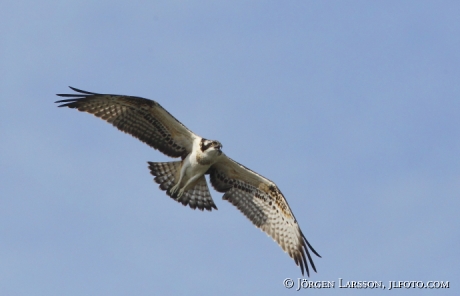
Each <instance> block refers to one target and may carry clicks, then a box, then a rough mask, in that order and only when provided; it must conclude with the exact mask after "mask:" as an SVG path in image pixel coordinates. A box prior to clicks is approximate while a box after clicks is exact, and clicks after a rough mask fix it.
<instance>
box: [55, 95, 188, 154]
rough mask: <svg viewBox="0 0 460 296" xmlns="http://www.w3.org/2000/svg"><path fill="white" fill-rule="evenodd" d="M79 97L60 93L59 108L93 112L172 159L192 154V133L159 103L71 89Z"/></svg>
mask: <svg viewBox="0 0 460 296" xmlns="http://www.w3.org/2000/svg"><path fill="white" fill-rule="evenodd" d="M70 88H71V89H72V90H74V91H76V92H78V93H76V94H58V96H60V97H70V98H71V99H66V100H60V101H57V102H56V103H64V104H62V105H59V107H69V108H74V109H78V110H79V111H85V112H88V113H91V114H93V115H95V116H97V117H99V118H102V119H104V120H105V121H107V122H109V123H111V124H113V125H114V126H115V127H117V128H118V129H119V130H121V131H123V132H125V133H128V134H130V135H132V136H134V137H136V138H138V139H139V140H141V141H142V142H144V143H146V144H147V145H149V146H151V147H153V148H155V149H158V150H160V151H161V152H163V153H164V154H166V155H168V156H171V157H182V158H184V157H185V156H187V154H189V153H190V152H191V151H192V145H193V140H194V139H195V138H196V137H197V136H196V135H195V134H194V133H193V132H192V131H190V130H189V129H188V128H187V127H185V126H184V125H183V124H182V123H180V122H179V121H178V120H177V119H176V118H174V117H173V116H172V115H171V114H169V112H168V111H166V110H165V109H164V108H163V107H161V106H160V104H158V103H157V102H155V101H152V100H148V99H144V98H140V97H133V96H122V95H109V94H98V93H92V92H87V91H83V90H80V89H76V88H73V87H70Z"/></svg>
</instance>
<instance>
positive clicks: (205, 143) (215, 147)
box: [200, 138, 223, 155]
mask: <svg viewBox="0 0 460 296" xmlns="http://www.w3.org/2000/svg"><path fill="white" fill-rule="evenodd" d="M222 147H223V146H222V144H221V143H220V142H219V141H216V140H208V139H204V138H203V139H201V142H200V149H201V151H202V152H204V153H213V152H212V151H216V152H217V155H221V154H222Z"/></svg>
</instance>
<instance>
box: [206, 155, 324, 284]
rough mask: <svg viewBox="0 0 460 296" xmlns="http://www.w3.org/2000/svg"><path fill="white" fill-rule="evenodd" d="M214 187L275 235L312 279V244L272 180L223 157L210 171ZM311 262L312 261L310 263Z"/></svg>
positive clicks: (283, 247) (267, 231)
mask: <svg viewBox="0 0 460 296" xmlns="http://www.w3.org/2000/svg"><path fill="white" fill-rule="evenodd" d="M209 174H210V180H211V184H212V185H213V187H214V188H215V189H216V190H217V191H219V192H224V193H225V194H224V196H223V199H224V200H228V201H229V202H231V203H232V204H233V205H234V206H236V207H237V208H238V209H239V210H240V211H241V212H242V213H243V214H244V215H245V216H246V217H247V218H248V219H249V220H251V222H252V223H253V224H254V225H255V226H256V227H258V228H260V229H261V230H262V231H264V232H265V233H267V234H268V235H269V236H271V237H272V238H273V239H274V240H275V241H276V242H277V243H278V245H279V246H280V247H281V248H282V249H283V250H284V251H285V252H286V253H288V254H289V256H290V257H291V258H292V259H294V262H295V263H296V264H297V266H300V269H301V271H302V275H303V274H304V271H306V272H307V275H308V276H310V271H309V267H308V262H309V263H310V265H311V267H312V269H313V270H314V271H315V272H316V267H315V264H314V263H313V259H312V258H311V255H310V251H312V252H313V253H314V254H315V255H316V256H318V257H321V256H320V255H319V254H318V253H317V252H316V251H315V249H313V247H312V246H311V245H310V243H308V241H307V239H306V238H305V236H304V235H303V233H302V231H301V230H300V227H299V225H298V223H297V220H296V219H295V217H294V214H293V213H292V211H291V209H290V207H289V205H288V203H287V201H286V199H285V198H284V196H283V194H282V193H281V191H280V190H279V189H278V187H277V186H276V185H275V183H273V182H272V181H270V180H268V179H267V178H265V177H263V176H261V175H259V174H257V173H256V172H254V171H251V170H250V169H248V168H247V167H245V166H243V165H241V164H239V163H237V162H236V161H234V160H232V159H230V158H228V157H227V156H226V155H224V154H223V155H222V156H221V157H220V158H219V161H218V162H217V163H215V164H213V165H212V167H211V169H210V170H209ZM307 259H308V260H307Z"/></svg>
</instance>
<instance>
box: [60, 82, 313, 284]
mask: <svg viewBox="0 0 460 296" xmlns="http://www.w3.org/2000/svg"><path fill="white" fill-rule="evenodd" d="M70 88H71V89H72V90H74V91H75V92H76V93H74V94H58V96H60V97H67V98H70V99H65V100H60V101H57V102H56V103H61V105H59V107H69V108H73V109H77V110H79V111H84V112H88V113H90V114H93V115H95V116H97V117H100V118H101V119H103V120H105V121H107V122H108V123H111V124H112V125H114V126H115V127H116V128H118V129H119V130H121V131H123V132H125V133H128V134H130V135H132V136H134V137H136V138H138V139H139V140H141V141H142V142H144V143H146V144H147V145H149V146H151V147H152V148H154V149H157V150H159V151H161V152H163V153H164V154H166V155H167V156H170V157H175V158H180V160H179V161H172V162H148V164H149V169H150V173H151V174H152V175H153V176H155V178H154V180H155V182H157V183H158V184H160V189H161V190H164V191H166V194H167V195H168V196H170V197H171V198H172V199H174V200H175V201H178V202H180V203H182V204H183V205H185V206H186V205H188V206H190V207H191V208H192V209H196V208H198V209H200V210H203V209H206V210H208V211H211V210H212V209H216V210H217V207H216V205H215V204H214V201H213V199H212V197H211V194H210V193H209V189H208V185H207V182H206V179H205V176H204V175H205V174H208V175H209V178H210V181H211V184H212V186H213V187H214V188H215V189H216V190H217V191H218V192H222V193H224V195H223V199H224V200H228V201H229V202H231V203H232V204H233V205H234V206H236V207H237V208H238V209H239V210H240V211H241V212H242V213H243V214H244V215H245V216H246V217H247V218H248V219H249V220H251V222H252V223H253V224H254V225H255V226H256V227H258V228H260V229H261V230H262V231H264V232H266V233H267V234H268V235H270V236H271V237H272V238H273V239H274V240H275V241H276V242H277V243H278V244H279V245H280V247H281V248H282V249H283V250H284V251H285V252H286V253H288V254H289V256H291V258H293V259H294V261H295V263H296V264H297V265H298V266H300V269H301V271H302V275H303V274H304V270H305V271H306V272H307V275H308V276H310V272H309V268H308V263H309V264H310V265H311V267H312V268H313V270H314V271H315V272H316V268H315V264H314V263H313V259H312V257H311V255H310V251H311V252H313V253H314V254H315V255H316V256H318V257H321V256H320V255H319V254H318V253H317V252H316V251H315V249H313V247H312V246H311V245H310V243H309V242H308V241H307V239H306V238H305V236H304V234H303V233H302V231H301V230H300V227H299V225H298V224H297V220H296V219H295V217H294V214H293V213H292V211H291V208H290V207H289V205H288V203H287V201H286V199H285V198H284V196H283V194H282V193H281V191H280V190H279V189H278V187H277V186H276V184H275V183H273V182H272V181H270V180H269V179H267V178H265V177H263V176H261V175H259V174H258V173H256V172H254V171H252V170H250V169H248V168H247V167H245V166H243V165H242V164H239V163H238V162H236V161H234V160H232V159H231V158H229V157H227V155H225V153H223V152H222V144H221V143H220V142H219V141H216V140H208V139H205V138H202V137H200V136H198V135H197V134H195V133H193V132H192V131H191V130H189V129H188V128H187V127H186V126H185V125H183V124H182V123H180V122H179V121H178V120H177V119H176V118H174V117H173V116H172V115H171V114H170V113H169V112H168V111H166V110H165V109H164V108H163V107H161V106H160V104H158V103H157V102H155V101H152V100H148V99H144V98H141V97H135V96H124V95H111V94H98V93H93V92H88V91H83V90H80V89H76V88H73V87H70Z"/></svg>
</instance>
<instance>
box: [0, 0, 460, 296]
mask: <svg viewBox="0 0 460 296" xmlns="http://www.w3.org/2000/svg"><path fill="white" fill-rule="evenodd" d="M459 11H460V2H457V1H289V2H287V1H226V2H223V1H140V2H133V1H131V2H128V1H125V2H123V1H98V2H96V1H67V2H63V1H59V2H58V1H39V2H37V1H22V2H20V1H3V2H2V3H1V4H0V36H2V37H1V39H0V77H1V79H0V89H1V90H2V91H1V96H0V97H1V102H2V108H1V109H0V139H1V144H0V238H1V239H0V294H1V295H187V294H196V295H243V294H248V295H262V294H264V295H284V294H291V295H292V294H295V293H317V294H321V295H329V294H337V295H349V294H352V293H355V291H354V290H353V289H339V288H335V289H323V290H316V291H308V290H302V291H299V292H296V291H295V290H294V289H291V290H288V289H285V288H284V287H283V280H284V279H285V278H292V279H294V280H297V278H299V277H301V273H300V269H299V268H298V267H297V266H295V264H294V262H293V261H292V260H291V259H290V258H289V256H288V255H286V254H284V253H283V252H282V250H281V249H280V248H279V247H278V246H277V245H276V244H275V243H274V242H273V240H272V239H271V238H269V237H267V236H266V235H265V234H264V233H262V232H261V231H260V230H258V229H257V228H255V227H254V226H253V225H252V224H251V223H250V222H249V221H248V220H247V219H246V218H245V217H244V216H243V215H241V214H240V213H239V211H238V210H237V209H236V208H235V207H234V206H232V205H231V204H230V203H228V202H226V201H223V200H222V199H221V194H219V193H217V192H215V191H212V192H211V194H212V196H213V198H214V200H215V202H216V205H217V207H218V208H219V210H218V211H213V212H211V213H210V212H201V211H198V210H197V211H193V210H191V209H190V208H187V207H184V206H182V205H180V204H178V203H176V202H174V201H172V200H171V199H170V198H169V197H167V196H166V195H165V194H164V192H162V191H160V190H159V189H158V185H157V184H155V183H154V182H153V181H152V176H151V175H150V174H149V170H148V168H147V161H167V160H172V159H168V158H167V157H166V156H163V155H162V154H161V153H159V152H158V151H155V150H153V149H151V148H149V147H148V146H146V145H145V144H143V143H141V142H139V141H137V140H136V139H134V138H132V137H130V136H128V135H125V134H123V133H120V132H119V131H117V130H116V129H115V128H113V127H111V126H110V125H108V124H106V123H104V122H103V121H101V120H99V119H97V118H95V117H94V116H91V115H88V114H84V113H80V112H76V111H75V110H69V109H58V108H56V105H55V104H54V101H55V100H57V99H58V97H56V96H55V94H56V93H66V92H69V89H68V88H67V86H68V85H71V86H74V87H77V88H81V89H84V90H88V91H94V92H100V93H116V94H129V95H137V96H142V97H146V98H150V99H154V100H156V101H158V102H159V103H160V104H161V105H162V106H163V107H164V108H166V109H167V110H168V111H169V112H170V113H172V114H173V115H174V116H175V117H176V118H178V119H179V120H180V121H181V122H182V123H184V124H185V125H187V126H188V127H189V128H190V129H191V130H193V131H194V132H195V133H197V134H199V135H201V136H204V137H206V138H210V139H217V140H219V141H221V142H222V144H223V145H224V151H225V153H226V154H227V155H229V156H230V157H232V158H233V159H235V160H237V161H238V162H240V163H242V164H244V165H246V166H247V167H249V168H251V169H253V170H255V171H257V172H259V173H260V174H262V175H264V176H266V177H267V178H269V179H271V180H273V181H275V182H276V183H277V185H278V186H279V187H280V189H281V190H282V192H283V193H284V195H285V196H286V198H287V200H288V202H289V204H290V206H291V208H292V210H293V212H294V214H295V215H296V217H297V220H298V222H299V224H300V226H301V228H302V230H303V232H304V233H305V235H306V237H307V239H308V240H309V241H310V243H311V244H312V245H313V246H314V247H315V249H316V250H317V251H318V252H319V253H320V254H321V255H322V257H323V258H315V263H316V266H317V269H318V273H313V274H312V275H311V278H310V280H315V281H316V280H326V281H335V282H338V280H339V278H342V279H344V280H346V281H367V280H372V281H383V282H384V283H385V284H386V285H388V281H390V280H394V281H404V280H417V281H434V280H440V281H450V282H451V288H450V289H443V290H431V289H422V291H419V289H399V290H392V291H388V290H384V291H382V290H372V291H370V292H369V293H372V295H374V294H376V295H377V294H392V295H399V294H404V295H406V294H409V295H410V294H415V293H417V294H420V293H422V294H424V295H434V294H436V295H458V293H459V289H458V286H459V285H460V283H459V282H458V281H459V280H458V279H459V278H460V270H459V265H460V256H459V251H458V247H459V246H460V231H459V225H460V218H459V215H458V213H457V212H458V210H459V209H460V201H459V197H460V157H459V151H460V116H459V113H460V99H459V97H460V83H459V81H460V80H459V79H460V14H459ZM366 293H367V291H366Z"/></svg>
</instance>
